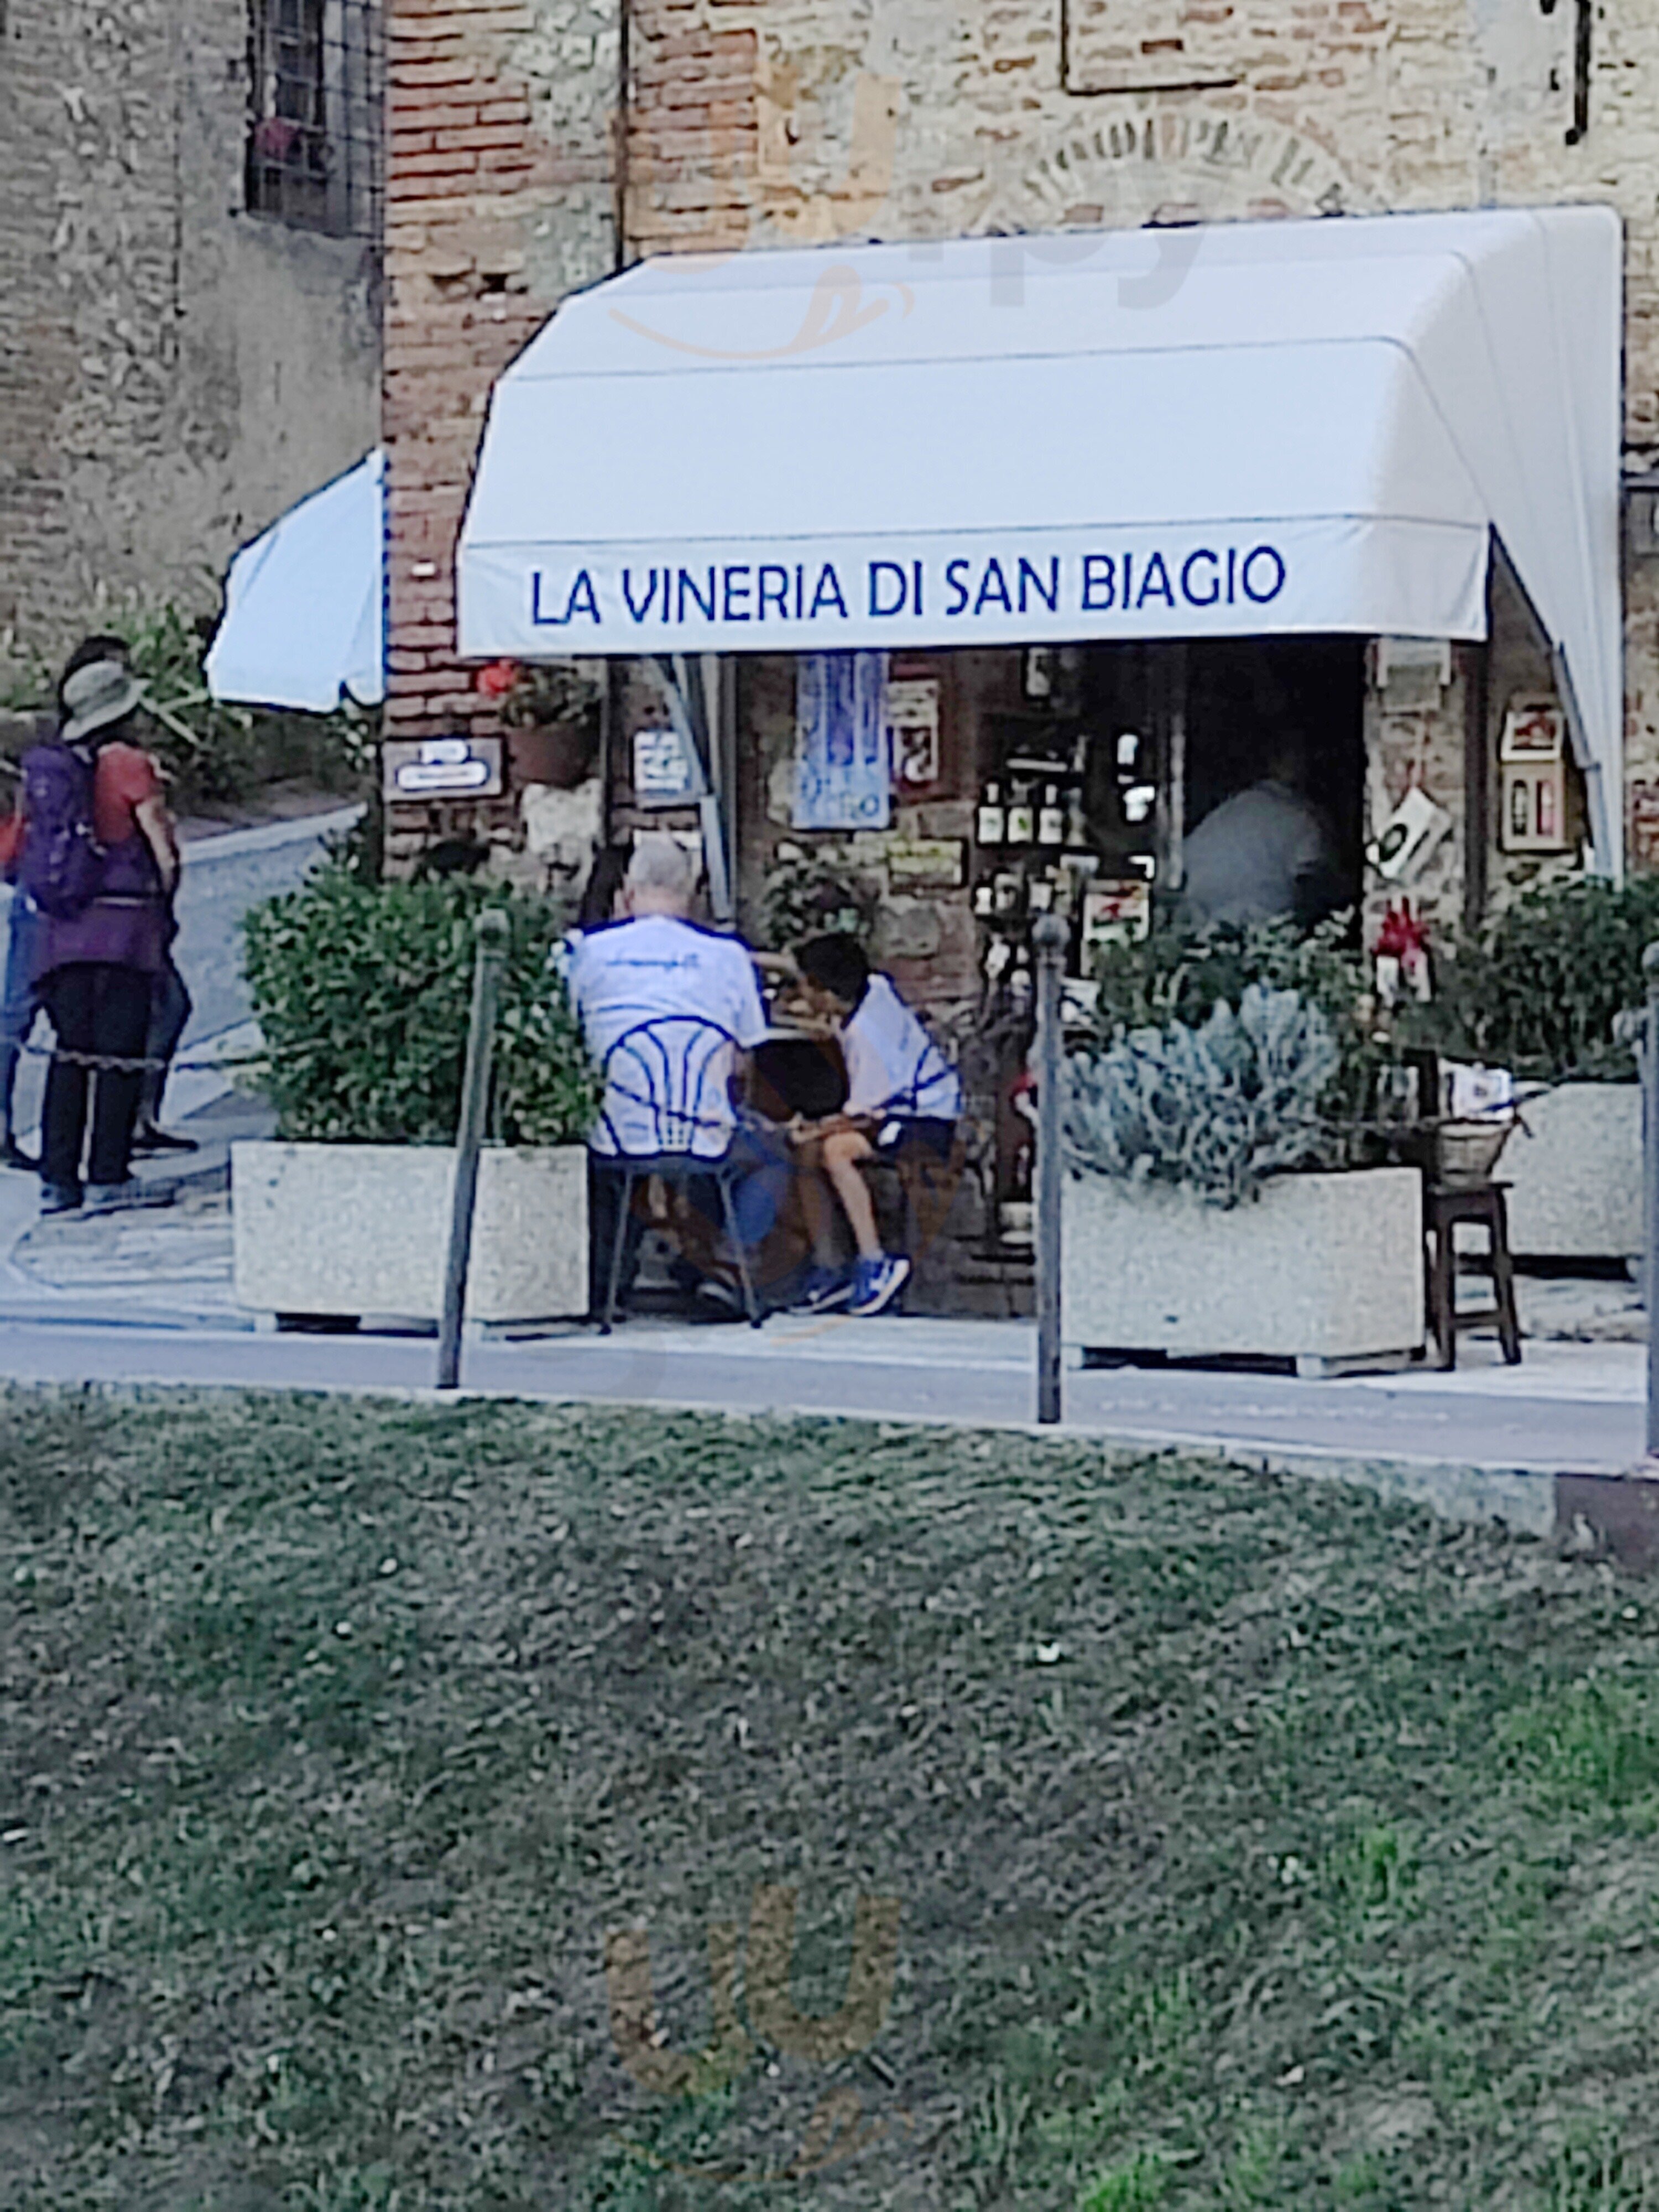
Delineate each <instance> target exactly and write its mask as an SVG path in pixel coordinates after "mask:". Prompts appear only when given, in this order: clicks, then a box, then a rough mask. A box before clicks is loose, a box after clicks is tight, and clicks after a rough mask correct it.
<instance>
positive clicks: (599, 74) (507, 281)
mask: <svg viewBox="0 0 1659 2212" xmlns="http://www.w3.org/2000/svg"><path fill="white" fill-rule="evenodd" d="M387 34H388V87H389V99H390V103H391V110H390V128H391V137H390V143H389V169H388V184H387V204H386V410H385V433H386V447H387V453H388V456H389V462H390V510H391V532H392V559H391V579H390V617H391V631H390V642H389V652H390V678H389V696H388V700H387V714H388V720H389V726H391V728H392V730H393V731H394V732H397V733H401V734H406V735H416V734H430V733H431V732H435V731H453V730H456V729H462V728H466V729H471V730H474V731H477V732H484V731H488V730H490V729H493V728H495V726H496V724H495V720H494V718H493V717H492V716H491V715H490V714H489V712H488V711H487V710H486V708H484V706H483V702H481V701H480V700H479V699H478V697H477V694H476V692H475V691H474V690H473V688H472V683H471V677H470V676H469V675H468V674H467V673H465V671H461V670H460V669H459V668H458V666H457V663H456V659H455V651H454V644H455V594H454V574H453V554H454V543H455V538H456V534H457V532H458V531H459V526H460V520H461V515H462V512H463V509H464V508H465V501H466V493H467V489H468V486H469V484H470V482H471V468H472V461H473V457H474V453H475V452H476V449H477V441H478V438H479V435H480V433H481V432H482V429H483V410H484V406H485V404H486V402H487V400H488V398H489V388H490V386H491V384H492V382H493V381H494V380H495V377H497V376H498V375H499V374H501V371H502V370H503V369H504V368H506V367H507V364H508V363H509V362H511V361H512V360H513V356H515V355H516V354H518V353H519V352H520V350H521V349H523V347H524V345H525V344H526V342H527V341H528V340H529V339H530V338H531V337H532V336H533V335H534V334H535V332H536V331H538V329H539V328H540V326H541V325H542V324H543V323H544V321H545V319H547V317H548V315H549V314H550V313H551V311H552V309H553V308H554V307H556V305H557V303H558V301H560V299H562V297H563V295H565V293H567V292H568V291H569V290H570V289H572V288H573V287H574V286H576V285H579V284H583V283H592V281H593V280H594V279H595V278H596V277H599V276H603V275H605V273H607V272H608V271H609V270H611V268H612V267H613V266H614V265H615V259H616V253H617V223H616V218H615V194H616V191H617V183H618V180H617V165H616V161H615V159H614V149H613V135H612V134H613V118H614V115H615V112H616V91H617V66H618V18H617V13H616V9H615V8H614V7H613V6H612V5H611V4H609V0H605V4H602V5H597V6H588V5H586V4H584V0H539V4H537V5H533V6H532V5H523V6H512V5H507V6H501V5H488V4H477V0H392V6H391V8H390V9H389V13H388V19H387ZM506 818H507V809H506V808H505V807H501V806H497V807H491V806H489V805H480V806H454V805H444V806H434V807H419V808H416V807H398V808H397V809H396V810H394V818H393V821H392V829H391V839H390V854H391V857H392V860H393V861H394V863H395V862H397V861H398V860H401V859H404V858H406V857H407V856H408V855H409V854H410V853H411V852H413V851H414V850H416V849H418V848H419V847H420V846H421V845H422V843H424V842H427V841H428V839H430V838H431V837H433V836H440V835H441V836H458V835H459V836H466V835H475V834H482V835H484V836H490V835H492V834H494V835H496V836H501V835H504V834H505V832H504V824H505V821H506Z"/></svg>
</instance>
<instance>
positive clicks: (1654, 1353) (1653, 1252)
mask: <svg viewBox="0 0 1659 2212" xmlns="http://www.w3.org/2000/svg"><path fill="white" fill-rule="evenodd" d="M1642 966H1643V969H1644V973H1645V975H1646V976H1647V985H1648V1016H1647V1020H1646V1021H1645V1022H1644V1024H1643V1027H1642V1152H1643V1158H1644V1161H1645V1164H1646V1176H1645V1181H1646V1185H1647V1188H1646V1192H1645V1199H1646V1208H1645V1214H1646V1220H1645V1225H1646V1230H1647V1237H1646V1249H1645V1255H1644V1260H1643V1268H1642V1279H1643V1285H1644V1288H1643V1297H1644V1303H1645V1304H1646V1306H1647V1310H1648V1458H1649V1460H1650V1461H1651V1462H1659V945H1649V947H1648V949H1647V951H1646V952H1645V953H1644V954H1643V956H1642Z"/></svg>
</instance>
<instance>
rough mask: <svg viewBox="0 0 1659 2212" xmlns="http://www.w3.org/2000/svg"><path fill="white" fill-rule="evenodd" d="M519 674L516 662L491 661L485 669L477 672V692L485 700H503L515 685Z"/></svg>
mask: <svg viewBox="0 0 1659 2212" xmlns="http://www.w3.org/2000/svg"><path fill="white" fill-rule="evenodd" d="M519 677H520V667H519V664H518V662H517V661H516V660H492V661H491V662H490V664H489V666H488V667H487V668H481V669H480V670H479V671H478V678H477V689H478V691H479V692H480V694H481V695H482V696H483V697H484V698H486V699H504V698H505V697H506V696H507V693H508V692H509V691H510V690H512V689H513V686H514V684H517V682H518V680H519Z"/></svg>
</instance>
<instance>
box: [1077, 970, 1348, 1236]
mask: <svg viewBox="0 0 1659 2212" xmlns="http://www.w3.org/2000/svg"><path fill="white" fill-rule="evenodd" d="M1338 1061H1339V1054H1338V1050H1337V1045H1336V1040H1335V1038H1334V1036H1333V1035H1332V1032H1331V1026H1330V1024H1329V1022H1328V1020H1327V1019H1326V1018H1325V1016H1324V1015H1323V1014H1322V1012H1320V1010H1319V1008H1318V1007H1317V1006H1312V1005H1310V1003H1309V1002H1308V1001H1307V1000H1305V999H1304V998H1303V997H1302V996H1301V994H1300V993H1298V992H1296V991H1272V990H1268V989H1267V988H1266V987H1264V986H1262V985H1261V984H1253V985H1252V986H1251V987H1249V989H1248V990H1247V991H1246V992H1245V993H1244V995H1243V1000H1241V1002H1240V1004H1239V1006H1238V1009H1237V1012H1235V1011H1234V1010H1233V1008H1232V1007H1231V1006H1226V1005H1218V1006H1217V1007H1216V1008H1215V1011H1214V1012H1212V1014H1211V1016H1210V1018H1209V1019H1208V1021H1206V1023H1205V1024H1204V1025H1203V1027H1202V1028H1201V1029H1192V1028H1190V1027H1188V1024H1186V1023H1185V1022H1171V1023H1170V1024H1169V1025H1168V1027H1167V1028H1164V1029H1161V1030H1157V1029H1146V1030H1133V1031H1132V1032H1130V1034H1129V1035H1127V1036H1124V1037H1121V1039H1120V1040H1119V1041H1118V1042H1117V1043H1115V1044H1114V1045H1110V1046H1109V1047H1107V1048H1104V1049H1097V1050H1094V1051H1091V1052H1083V1053H1079V1054H1076V1055H1074V1056H1073V1058H1072V1059H1071V1060H1069V1061H1068V1062H1067V1064H1066V1065H1067V1073H1068V1076H1069V1082H1068V1085H1067V1097H1066V1156H1067V1164H1068V1165H1069V1166H1070V1167H1071V1169H1072V1170H1073V1173H1074V1174H1094V1175H1105V1176H1112V1177H1114V1178H1115V1180H1117V1181H1119V1182H1130V1183H1146V1182H1158V1183H1172V1184H1176V1185H1179V1186H1182V1187H1183V1188H1187V1189H1189V1190H1192V1191H1194V1192H1195V1193H1196V1194H1197V1195H1198V1196H1199V1197H1200V1198H1201V1199H1203V1200H1205V1201H1206V1203H1207V1204H1209V1205H1212V1206H1237V1205H1239V1204H1240V1203H1241V1202H1242V1200H1244V1199H1246V1198H1250V1197H1255V1196H1256V1195H1257V1194H1259V1193H1260V1190H1261V1185H1262V1184H1263V1183H1264V1182H1266V1181H1267V1177H1268V1176H1274V1175H1282V1174H1285V1172H1287V1171H1288V1170H1291V1169H1294V1168H1310V1167H1324V1166H1331V1165H1334V1164H1336V1161H1337V1159H1338V1158H1339V1157H1340V1146H1339V1145H1338V1143H1337V1141H1336V1140H1335V1138H1334V1133H1333V1132H1332V1131H1331V1130H1330V1128H1329V1127H1328V1123H1327V1121H1326V1120H1325V1119H1324V1117H1323V1115H1322V1102H1323V1100H1324V1098H1325V1096H1326V1093H1327V1092H1328V1090H1329V1088H1330V1085H1331V1082H1332V1079H1333V1078H1334V1076H1335V1074H1336V1073H1337V1067H1338Z"/></svg>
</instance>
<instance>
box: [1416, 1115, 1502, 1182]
mask: <svg viewBox="0 0 1659 2212" xmlns="http://www.w3.org/2000/svg"><path fill="white" fill-rule="evenodd" d="M1514 1130H1515V1123H1514V1122H1513V1121H1440V1122H1437V1123H1436V1125H1435V1130H1434V1179H1435V1181H1436V1182H1441V1183H1446V1184H1449V1186H1451V1188H1454V1189H1458V1190H1467V1189H1468V1188H1469V1187H1470V1186H1471V1185H1472V1184H1475V1183H1483V1182H1491V1181H1492V1170H1493V1169H1494V1168H1495V1167H1496V1166H1497V1165H1498V1160H1499V1158H1501V1157H1502V1154H1503V1151H1504V1146H1505V1145H1507V1144H1508V1142H1509V1140H1510V1136H1511V1135H1512V1134H1513V1133H1514Z"/></svg>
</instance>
